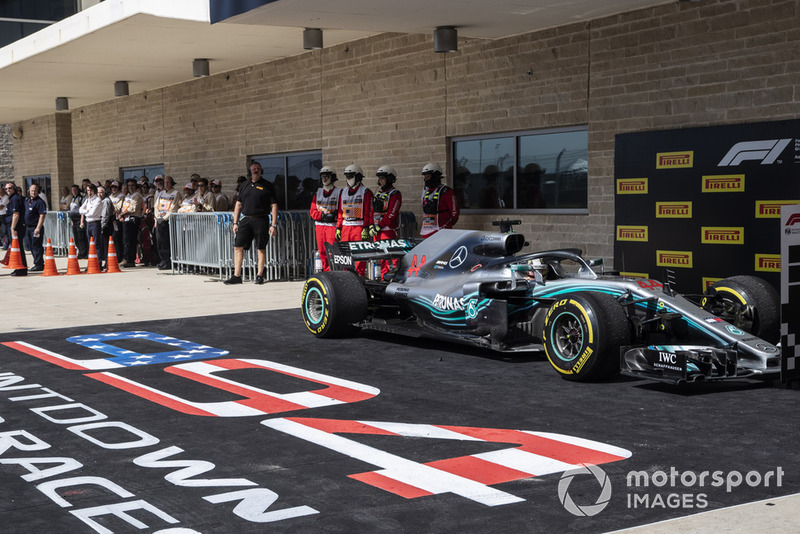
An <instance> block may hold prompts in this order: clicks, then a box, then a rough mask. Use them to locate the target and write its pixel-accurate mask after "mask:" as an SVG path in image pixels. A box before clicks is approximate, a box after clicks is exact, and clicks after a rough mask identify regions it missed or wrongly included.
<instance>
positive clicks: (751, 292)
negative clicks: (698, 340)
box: [703, 275, 781, 343]
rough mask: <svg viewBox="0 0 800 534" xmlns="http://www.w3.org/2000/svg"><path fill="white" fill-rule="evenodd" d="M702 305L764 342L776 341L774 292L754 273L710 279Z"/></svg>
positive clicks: (777, 300) (777, 319)
mask: <svg viewBox="0 0 800 534" xmlns="http://www.w3.org/2000/svg"><path fill="white" fill-rule="evenodd" d="M703 308H704V309H705V310H706V311H709V312H711V313H713V314H714V315H716V316H717V317H719V318H721V319H724V320H726V321H727V322H729V323H731V324H732V325H734V326H735V327H737V328H740V329H742V330H744V331H745V332H747V333H748V334H752V335H754V336H756V337H760V338H761V339H763V340H764V341H768V342H770V343H777V342H778V341H779V340H780V327H781V325H780V298H779V297H778V292H777V291H775V289H774V288H773V287H772V286H771V285H769V284H768V283H767V282H765V281H764V280H762V279H761V278H758V277H757V276H747V275H741V276H731V277H730V278H725V279H723V280H720V281H719V282H714V283H713V284H711V286H710V287H709V290H708V291H706V296H705V297H704V298H703Z"/></svg>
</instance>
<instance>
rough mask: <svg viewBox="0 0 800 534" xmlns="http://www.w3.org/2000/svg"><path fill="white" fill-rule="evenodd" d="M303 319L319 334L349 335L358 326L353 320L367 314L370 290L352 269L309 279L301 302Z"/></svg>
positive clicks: (326, 335)
mask: <svg viewBox="0 0 800 534" xmlns="http://www.w3.org/2000/svg"><path fill="white" fill-rule="evenodd" d="M300 307H301V311H302V313H303V322H304V323H305V324H306V327H307V328H308V329H309V331H311V333H312V334H314V335H315V336H317V337H322V338H330V337H345V336H349V335H352V334H354V333H355V332H356V331H357V330H358V329H357V328H356V327H355V326H354V325H353V323H358V322H360V321H363V320H364V318H365V317H366V316H367V291H366V289H365V288H364V282H363V281H362V280H361V278H360V277H359V276H358V275H357V274H355V273H352V272H350V271H329V272H323V273H319V274H316V275H314V276H312V277H311V278H309V279H308V280H306V283H305V285H304V286H303V297H302V302H301V306H300Z"/></svg>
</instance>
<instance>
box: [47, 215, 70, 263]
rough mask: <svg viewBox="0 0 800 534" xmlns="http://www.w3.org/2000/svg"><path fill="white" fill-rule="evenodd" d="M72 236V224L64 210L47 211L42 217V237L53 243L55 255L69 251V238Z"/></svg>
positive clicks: (63, 254)
mask: <svg viewBox="0 0 800 534" xmlns="http://www.w3.org/2000/svg"><path fill="white" fill-rule="evenodd" d="M70 237H72V224H71V223H70V220H69V213H67V212H66V211H48V212H47V214H46V215H45V217H44V238H45V239H49V240H50V244H51V245H53V253H54V254H55V255H56V256H66V255H67V253H68V252H69V238H70Z"/></svg>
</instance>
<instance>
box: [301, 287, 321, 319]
mask: <svg viewBox="0 0 800 534" xmlns="http://www.w3.org/2000/svg"><path fill="white" fill-rule="evenodd" d="M304 306H305V310H306V316H308V320H309V321H311V322H312V323H314V324H316V323H318V322H320V320H322V316H323V314H324V313H325V301H324V300H323V298H322V293H321V292H320V290H319V289H317V288H316V287H312V288H311V289H309V290H308V292H307V293H306V302H305V304H304Z"/></svg>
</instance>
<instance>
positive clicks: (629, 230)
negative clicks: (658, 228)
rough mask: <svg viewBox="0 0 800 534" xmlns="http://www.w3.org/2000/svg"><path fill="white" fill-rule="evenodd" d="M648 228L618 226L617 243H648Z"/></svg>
mask: <svg viewBox="0 0 800 534" xmlns="http://www.w3.org/2000/svg"><path fill="white" fill-rule="evenodd" d="M647 239H648V235H647V226H617V241H640V242H647Z"/></svg>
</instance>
